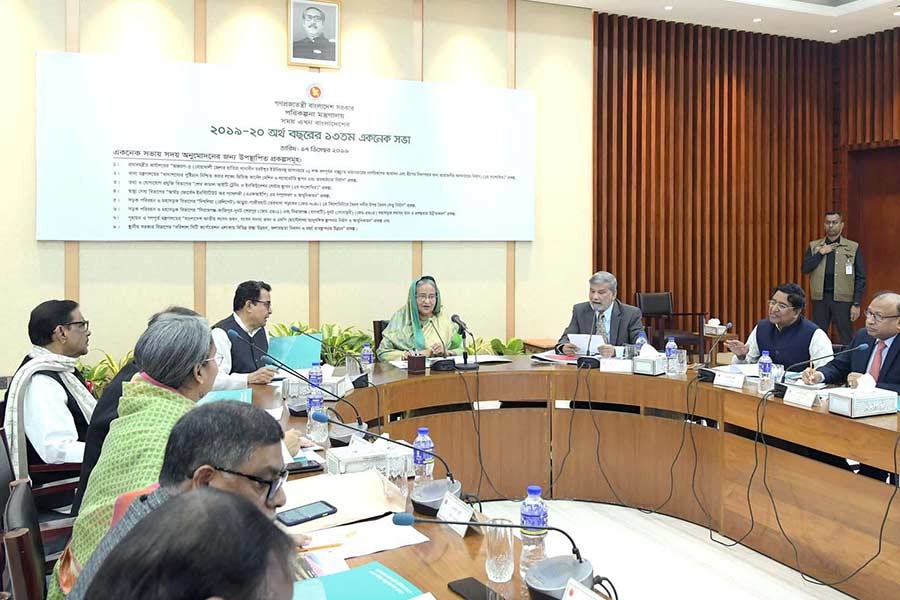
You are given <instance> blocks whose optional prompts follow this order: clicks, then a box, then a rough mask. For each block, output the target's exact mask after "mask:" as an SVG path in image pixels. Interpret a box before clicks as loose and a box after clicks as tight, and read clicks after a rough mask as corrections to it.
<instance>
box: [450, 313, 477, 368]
mask: <svg viewBox="0 0 900 600" xmlns="http://www.w3.org/2000/svg"><path fill="white" fill-rule="evenodd" d="M450 320H451V321H453V322H454V323H456V325H457V326H458V327H459V335H461V336H462V355H463V361H462V364H461V365H457V364H455V363H454V366H455V367H456V370H457V371H477V370H478V363H477V362H474V363H471V364H469V351H468V350H466V333H468V334H469V335H471V336H472V340H473V342H472V343H473V345H474V340H475V336H474V335H472V332H471V331H469V328H468V327H467V326H466V324H465V322H463V320H462V319H460V318H459V315H453V316H452V317H450ZM476 352H477V349H476ZM476 361H477V358H476Z"/></svg>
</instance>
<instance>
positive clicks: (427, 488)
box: [310, 411, 462, 516]
mask: <svg viewBox="0 0 900 600" xmlns="http://www.w3.org/2000/svg"><path fill="white" fill-rule="evenodd" d="M310 416H311V417H312V420H313V421H316V422H318V423H331V424H332V425H339V426H341V427H346V428H347V429H351V430H353V431H359V432H362V433H364V434H368V435H369V436H370V437H374V438H378V439H380V440H384V441H386V442H390V443H392V444H397V445H398V446H402V447H404V448H407V449H409V450H412V451H413V452H421V453H422V454H427V455H429V456H433V457H434V458H436V459H437V460H439V461H440V462H441V464H442V465H444V469H446V470H447V479H440V480H435V481H432V482H429V483H426V484H425V485H421V486H418V487H416V488H413V491H412V493H411V494H410V495H409V497H410V499H411V500H412V502H413V508H414V509H415V510H416V512H418V513H422V514H425V515H431V516H434V515H437V512H438V509H439V508H440V507H441V503H442V502H443V499H444V494H446V493H447V492H450V493H451V494H453V495H454V496H456V497H457V498H459V497H460V496H461V495H462V484H461V483H460V482H459V481H457V480H455V479H454V478H453V473H452V472H451V471H450V465H448V464H447V461H445V460H444V459H443V458H441V457H440V456H438V455H437V454H435V453H434V452H429V451H428V450H422V449H419V448H416V447H415V446H412V445H410V444H407V443H406V442H401V441H400V440H394V439H391V438H389V437H386V436H383V435H378V434H375V433H372V432H370V431H366V430H365V429H359V428H356V427H352V426H350V425H347V424H345V423H341V422H339V421H335V420H333V419H329V418H328V415H326V414H325V413H324V412H318V411H317V412H314V413H313V414H312V415H310Z"/></svg>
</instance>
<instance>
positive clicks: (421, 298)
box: [416, 294, 437, 302]
mask: <svg viewBox="0 0 900 600" xmlns="http://www.w3.org/2000/svg"><path fill="white" fill-rule="evenodd" d="M416 300H418V301H420V302H424V301H426V300H431V301H432V302H433V301H435V300H437V294H416Z"/></svg>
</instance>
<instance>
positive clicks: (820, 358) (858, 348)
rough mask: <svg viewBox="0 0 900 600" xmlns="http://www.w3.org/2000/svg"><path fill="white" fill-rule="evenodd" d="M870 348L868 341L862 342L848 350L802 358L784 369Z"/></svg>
mask: <svg viewBox="0 0 900 600" xmlns="http://www.w3.org/2000/svg"><path fill="white" fill-rule="evenodd" d="M868 349H869V345H868V344H866V343H862V344H860V345H859V346H854V347H853V348H847V349H846V350H841V351H840V352H833V353H831V354H826V355H825V356H818V357H816V358H811V359H809V360H802V361H800V362H798V363H794V364H792V365H791V366H789V367H788V368H786V369H785V370H784V371H785V372H788V371H790V370H791V369H793V368H795V367H802V366H803V365H806V364H810V363H814V362H816V361H817V360H822V359H823V358H833V357H835V356H840V355H841V354H847V353H848V352H856V351H857V350H868Z"/></svg>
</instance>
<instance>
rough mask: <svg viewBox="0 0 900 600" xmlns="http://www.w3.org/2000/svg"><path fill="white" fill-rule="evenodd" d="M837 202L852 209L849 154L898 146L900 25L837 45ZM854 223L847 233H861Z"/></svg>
mask: <svg viewBox="0 0 900 600" xmlns="http://www.w3.org/2000/svg"><path fill="white" fill-rule="evenodd" d="M834 53H835V56H836V60H835V62H836V65H835V67H836V68H835V73H834V79H835V81H836V86H837V90H835V93H834V94H832V96H833V97H834V100H835V101H836V102H837V103H838V106H837V111H836V114H835V117H834V119H833V124H834V125H833V127H834V129H835V135H834V138H833V139H834V142H833V146H834V155H835V163H834V168H835V172H834V180H833V185H834V188H835V190H836V192H837V198H836V199H835V206H836V207H838V208H840V209H841V210H843V211H845V212H848V211H849V212H853V207H852V204H853V199H852V198H850V197H849V188H848V186H849V181H850V177H849V173H848V172H847V169H848V167H849V152H852V151H854V150H869V149H873V148H883V147H887V146H898V145H900V27H897V28H895V29H892V30H888V31H883V32H880V33H875V34H871V35H866V36H863V37H858V38H854V39H852V40H846V41H844V42H841V43H840V44H839V45H836V46H835V51H834ZM853 227H854V224H853V223H852V222H851V223H850V224H849V230H848V235H849V236H851V237H852V236H857V237H861V234H860V233H858V232H857V230H855V229H853Z"/></svg>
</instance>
